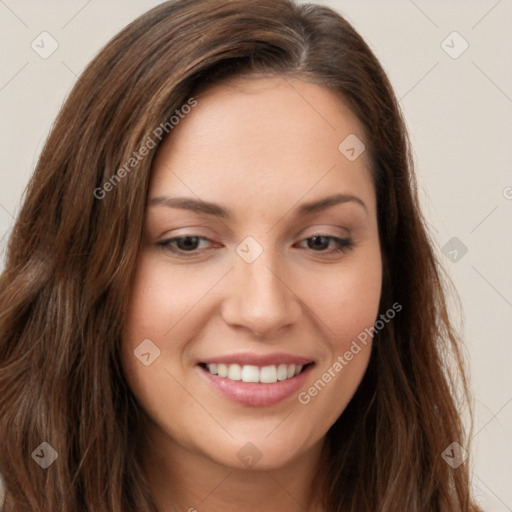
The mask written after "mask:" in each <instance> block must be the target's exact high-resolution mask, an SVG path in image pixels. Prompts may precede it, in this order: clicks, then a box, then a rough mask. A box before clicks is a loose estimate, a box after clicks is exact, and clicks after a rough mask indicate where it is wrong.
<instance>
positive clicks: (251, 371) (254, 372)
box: [242, 364, 260, 382]
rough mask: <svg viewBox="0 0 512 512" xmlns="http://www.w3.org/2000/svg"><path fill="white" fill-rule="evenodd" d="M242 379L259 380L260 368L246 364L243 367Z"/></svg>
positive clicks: (246, 380) (245, 380)
mask: <svg viewBox="0 0 512 512" xmlns="http://www.w3.org/2000/svg"><path fill="white" fill-rule="evenodd" d="M242 380H243V381H244V382H259V381H260V369H259V368H258V367H257V366H252V365H250V364H246V365H244V366H243V368H242Z"/></svg>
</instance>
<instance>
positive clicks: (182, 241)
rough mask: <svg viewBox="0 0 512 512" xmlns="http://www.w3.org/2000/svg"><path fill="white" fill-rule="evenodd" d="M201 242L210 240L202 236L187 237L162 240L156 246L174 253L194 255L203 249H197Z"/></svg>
mask: <svg viewBox="0 0 512 512" xmlns="http://www.w3.org/2000/svg"><path fill="white" fill-rule="evenodd" d="M201 242H210V240H208V238H205V237H204V236H190V235H187V236H178V237H175V238H169V239H168V240H162V241H161V242H158V243H157V245H158V246H160V247H163V248H165V249H166V250H168V251H171V252H174V253H194V252H195V251H197V250H199V249H204V247H199V245H200V244H201Z"/></svg>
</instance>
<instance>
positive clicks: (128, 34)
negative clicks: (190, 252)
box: [0, 0, 477, 512]
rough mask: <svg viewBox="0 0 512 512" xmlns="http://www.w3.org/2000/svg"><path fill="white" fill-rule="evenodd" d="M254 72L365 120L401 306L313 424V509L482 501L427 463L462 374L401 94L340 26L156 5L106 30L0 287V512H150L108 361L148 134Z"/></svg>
mask: <svg viewBox="0 0 512 512" xmlns="http://www.w3.org/2000/svg"><path fill="white" fill-rule="evenodd" d="M255 73H257V74H260V75H262V74H263V75H268V76H281V77H283V78H285V79H286V78H288V77H297V78H301V79H303V80H306V81H310V82H314V83H317V84H320V85H323V86H325V87H328V88H330V89H331V90H333V91H337V92H338V93H339V94H340V97H341V98H343V99H344V101H346V102H347V104H348V105H349V106H350V107H351V109H352V110H353V112H354V113H355V114H356V115H357V117H358V119H359V121H360V122H361V124H362V125H363V126H364V129H365V131H366V134H367V143H368V144H367V150H368V151H369V154H370V156H371V162H372V172H373V178H374V182H375V188H376V194H377V204H378V224H379V236H380V240H381V248H382V254H383V269H384V277H383V292H382V297H381V304H380V309H381V312H384V311H386V310H388V309H389V308H390V307H392V304H394V303H395V302H398V303H399V304H400V305H402V307H403V311H402V312H401V313H400V314H399V315H397V316H396V317H395V319H394V320H393V321H392V322H390V323H389V324H388V325H387V326H386V328H385V329H383V330H382V331H379V332H378V334H376V336H375V340H374V347H373V350H372V355H371V359H370V363H369V366H368V369H367V372H366V374H365V377H364V379H363V381H362V382H361V384H360V386H359V388H358V390H357V392H356V394H355V396H354V397H353V399H352V400H351V402H350V403H349V405H348V407H347V408H346V410H345V411H344V412H343V414H342V415H341V416H340V418H339V419H338V420H337V421H336V423H335V424H334V425H333V426H332V428H331V429H330V430H329V432H328V433H327V439H326V443H325V454H326V457H327V460H328V461H329V462H328V465H327V467H326V468H325V469H326V478H327V485H326V488H325V493H324V496H325V498H324V499H325V507H326V510H328V511H329V512H340V511H343V512H349V511H352V512H356V511H358V512H361V511H363V510H366V511H369V510H372V511H380V512H391V511H407V512H419V511H421V512H427V511H430V512H434V511H436V512H438V511H467V510H477V508H476V506H475V505H473V503H472V499H471V492H470V484H469V478H468V474H469V471H468V464H467V462H466V463H465V464H462V465H460V466H459V467H458V468H456V469H454V468H452V467H451V466H450V465H449V464H447V463H446V462H445V460H444V459H443V457H442V453H443V451H444V450H445V449H446V448H447V447H448V446H449V445H450V444H451V443H452V442H457V443H459V444H460V445H461V446H463V447H464V448H466V450H469V447H468V445H467V442H468V441H467V437H465V433H464V428H463V425H462V421H461V407H462V406H463V405H464V404H465V405H466V406H467V407H469V405H470V401H469V393H468V385H467V378H466V371H465V367H464V361H463V358H462V355H461V345H460V341H459V339H458V337H457V334H456V332H455V331H454V329H453V327H452V325H451V323H450V320H449V318H448V315H447V305H446V302H445V296H446V290H445V286H444V284H443V283H445V282H446V281H445V280H444V279H443V276H442V275H441V274H442V270H441V267H440V265H439V262H438V259H437V256H436V253H435V251H434V250H433V248H432V247H433V244H432V242H431V241H430V240H429V235H428V231H427V229H426V223H425V220H424V219H423V217H422V215H421V212H420V210H419V207H418V197H417V193H416V183H415V177H414V173H413V168H412V158H411V154H410V147H409V143H408V139H407V133H406V128H405V125H404V122H403V119H402V117H401V113H400V109H399V106H398V103H397V100H396V98H395V95H394V93H393V91H392V88H391V85H390V83H389V81H388V79H387V77H386V75H385V73H384V71H383V69H382V67H381V66H380V64H379V63H378V61H377V59H376V58H375V56H374V55H373V54H372V52H371V50H370V49H369V47H368V46H367V44H366V43H365V42H364V41H363V39H362V38H361V37H360V36H359V35H358V34H357V33H356V32H355V31H354V29H353V28H352V27H351V26H350V24H349V23H347V21H345V20H344V19H343V18H342V17H341V16H340V15H339V14H337V13H336V12H334V11H333V10H331V9H329V8H327V7H322V6H318V5H298V4H295V3H294V2H293V1H292V0H215V1H213V2H209V1H206V0H176V1H170V2H165V3H163V4H161V5H159V6H157V7H156V8H154V9H152V10H151V11H149V12H148V13H146V14H145V15H143V16H141V17H140V18H138V19H137V20H135V21H134V22H133V23H131V24H130V25H129V26H128V27H126V28H125V29H124V30H123V31H122V32H121V33H120V34H118V35H117V36H116V37H114V38H113V39H112V41H111V42H110V43H108V45H107V46H106V47H105V48H104V49H103V50H102V51H101V52H100V53H99V55H98V56H97V57H96V58H95V59H94V60H93V61H92V63H91V64H90V65H89V66H88V68H87V69H86V70H85V71H84V73H83V74H82V76H81V77H80V78H79V80H78V82H77V83H76V85H75V87H74V89H73V90H72V92H71V94H70V95H69V97H68V99H67V101H66V103H65V104H64V106H63V108H62V110H61V112H60V113H59V116H58V118H57V120H56V122H55V125H54V127H53V129H52V131H51V134H50V136H49V138H48V140H47V142H46V145H45V147H44V149H43V151H42V154H41V156H40V159H39V161H38V164H37V167H36V169H35V172H34V175H33V177H32V179H31V181H30V183H29V186H28V188H27V190H26V197H25V199H24V204H23V207H22V209H21V212H20V214H19V217H18V219H17V222H16V224H15V226H14V229H13V232H12V235H11V237H10V240H9V245H8V251H7V257H6V263H5V271H4V272H3V274H2V276H1V278H0V304H1V306H0V332H1V336H2V337H1V341H0V397H1V398H0V401H1V402H0V474H1V475H2V477H3V480H4V485H5V498H4V503H3V505H2V506H1V507H0V510H2V511H6V512H7V511H8V512H19V511H27V510H32V511H45V512H46V511H48V510H59V511H62V512H80V511H92V510H94V511H106V510H108V511H110V512H126V511H141V510H144V511H153V512H154V511H156V506H155V504H154V502H153V500H152V498H151V493H150V491H149V486H148V485H147V482H146V481H145V479H144V476H143V471H142V465H141V459H140V455H141V454H140V452H139V450H138V449H137V446H138V443H139V442H140V439H141V436H142V435H143V432H142V428H141V425H142V422H141V420H142V413H141V410H140V407H139V406H138V404H137V402H136V400H135V398H134V396H133V394H132V393H131V391H130V389H129V388H128V386H127V383H126V381H125V378H124V376H123V371H122V368H121V365H120V361H119V343H120V333H121V330H122V325H123V319H124V314H125V308H126V304H127V298H128V296H129V290H130V285H131V280H132V276H133V272H134V268H135V263H136V256H137V252H138V249H139V243H140V240H141V233H142V225H143V219H144V213H145V206H146V195H147V190H148V184H149V180H150V171H151V163H152V159H153V157H154V155H155V152H156V151H157V149H158V147H159V143H160V138H158V137H156V135H155V129H156V128H157V127H159V126H162V125H164V126H167V128H169V126H168V125H169V123H168V121H169V119H170V118H171V116H172V115H173V114H175V112H176V110H179V109H180V108H181V107H182V106H183V105H185V104H187V102H189V101H190V99H191V98H192V97H193V95H196V97H197V92H198V91H200V90H201V89H203V88H205V87H207V86H209V85H210V84H214V83H220V82H221V81H222V80H223V79H226V78H229V77H233V76H251V75H254V74H255ZM199 96H200V95H199ZM199 101H200V99H199ZM166 122H167V123H168V125H165V123H166ZM167 132H169V134H168V135H167V136H171V137H172V131H171V130H170V128H169V129H168V130H167V129H166V133H167ZM149 139H151V140H152V141H153V145H152V146H153V147H151V148H150V149H149V151H148V154H147V156H145V158H135V157H134V155H139V151H140V149H141V148H142V146H144V145H146V146H147V145H148V144H147V141H148V140H149ZM130 159H132V160H130ZM127 162H130V164H129V165H128V166H127V165H126V163H127ZM123 166H124V169H125V172H124V173H120V172H119V169H121V168H123ZM114 175H116V176H117V179H114V178H113V177H114ZM107 182H109V183H110V186H108V185H107V186H105V184H106V183H107ZM107 190H108V192H105V191H107ZM42 442H46V443H48V444H49V445H50V446H51V447H52V448H53V449H54V450H55V452H56V453H57V454H58V459H57V460H56V461H55V462H54V463H53V464H52V465H50V466H49V467H48V468H46V469H42V468H41V467H40V465H38V464H36V463H35V458H34V455H33V452H34V450H36V449H37V448H38V447H39V446H40V445H41V443H42ZM44 446H46V445H44ZM39 449H40V450H41V449H42V448H39Z"/></svg>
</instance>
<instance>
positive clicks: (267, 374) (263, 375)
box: [206, 363, 303, 384]
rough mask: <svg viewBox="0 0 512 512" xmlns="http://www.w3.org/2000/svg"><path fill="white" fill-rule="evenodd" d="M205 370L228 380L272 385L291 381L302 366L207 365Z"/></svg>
mask: <svg viewBox="0 0 512 512" xmlns="http://www.w3.org/2000/svg"><path fill="white" fill-rule="evenodd" d="M206 368H207V369H208V371H209V372H210V373H212V374H213V375H218V376H219V377H227V378H228V379H230V380H241V381H243V382H260V383H262V384H273V383H274V382H277V381H281V380H286V379H291V378H292V377H294V376H295V375H298V374H299V373H300V372H301V371H302V368H303V366H302V365H301V364H298V365H295V364H280V365H278V366H276V365H270V366H263V367H261V368H260V367H258V366H254V365H251V364H245V365H243V366H240V365H239V364H222V363H219V364H215V363H212V364H207V365H206Z"/></svg>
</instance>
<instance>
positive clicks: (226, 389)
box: [196, 356, 314, 407]
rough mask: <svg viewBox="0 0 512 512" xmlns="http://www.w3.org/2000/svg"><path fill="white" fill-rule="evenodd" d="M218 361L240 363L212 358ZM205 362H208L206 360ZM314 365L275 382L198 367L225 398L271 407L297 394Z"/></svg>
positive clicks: (202, 374) (248, 404)
mask: <svg viewBox="0 0 512 512" xmlns="http://www.w3.org/2000/svg"><path fill="white" fill-rule="evenodd" d="M274 357H275V356H274ZM258 360H260V359H258ZM267 360H268V359H267ZM216 361H220V362H221V363H224V364H235V363H237V364H239V363H238V362H237V361H234V360H232V359H215V360H213V359H212V360H211V362H212V363H213V362H216ZM225 361H232V363H225ZM243 361H244V362H245V364H248V359H247V358H244V359H243ZM272 361H275V358H274V359H272ZM305 361H306V363H305V364H307V363H311V361H310V360H309V361H308V360H305ZM204 362H205V363H206V361H204ZM207 364H211V363H207ZM270 364H273V363H270ZM280 364H293V363H285V362H284V361H282V362H281V363H280ZM297 364H301V363H297ZM256 366H265V364H262V365H259V364H258V365H256ZM313 366H314V364H309V365H308V366H306V367H305V368H304V369H303V370H302V372H301V373H299V374H298V375H295V376H294V377H291V378H290V379H286V380H282V381H277V382H273V383H272V384H262V383H249V382H243V381H239V380H231V379H228V378H227V377H219V376H218V375H213V374H211V373H210V372H209V371H208V370H207V369H206V368H203V367H202V366H200V365H199V364H198V365H196V368H197V370H198V371H199V372H200V375H201V376H202V377H203V378H204V379H206V381H207V382H208V384H209V385H210V386H212V387H213V388H214V390H215V391H217V392H218V393H219V394H221V395H222V396H224V397H225V398H228V399H229V400H231V401H233V402H236V403H238V404H241V405H245V406H249V407H270V406H272V405H276V404H278V403H280V402H282V401H284V400H286V399H287V398H290V397H291V396H295V395H296V394H297V393H298V392H299V390H300V388H301V387H302V386H303V385H304V382H305V381H306V379H307V378H308V375H309V372H310V371H311V369H312V368H313Z"/></svg>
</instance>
